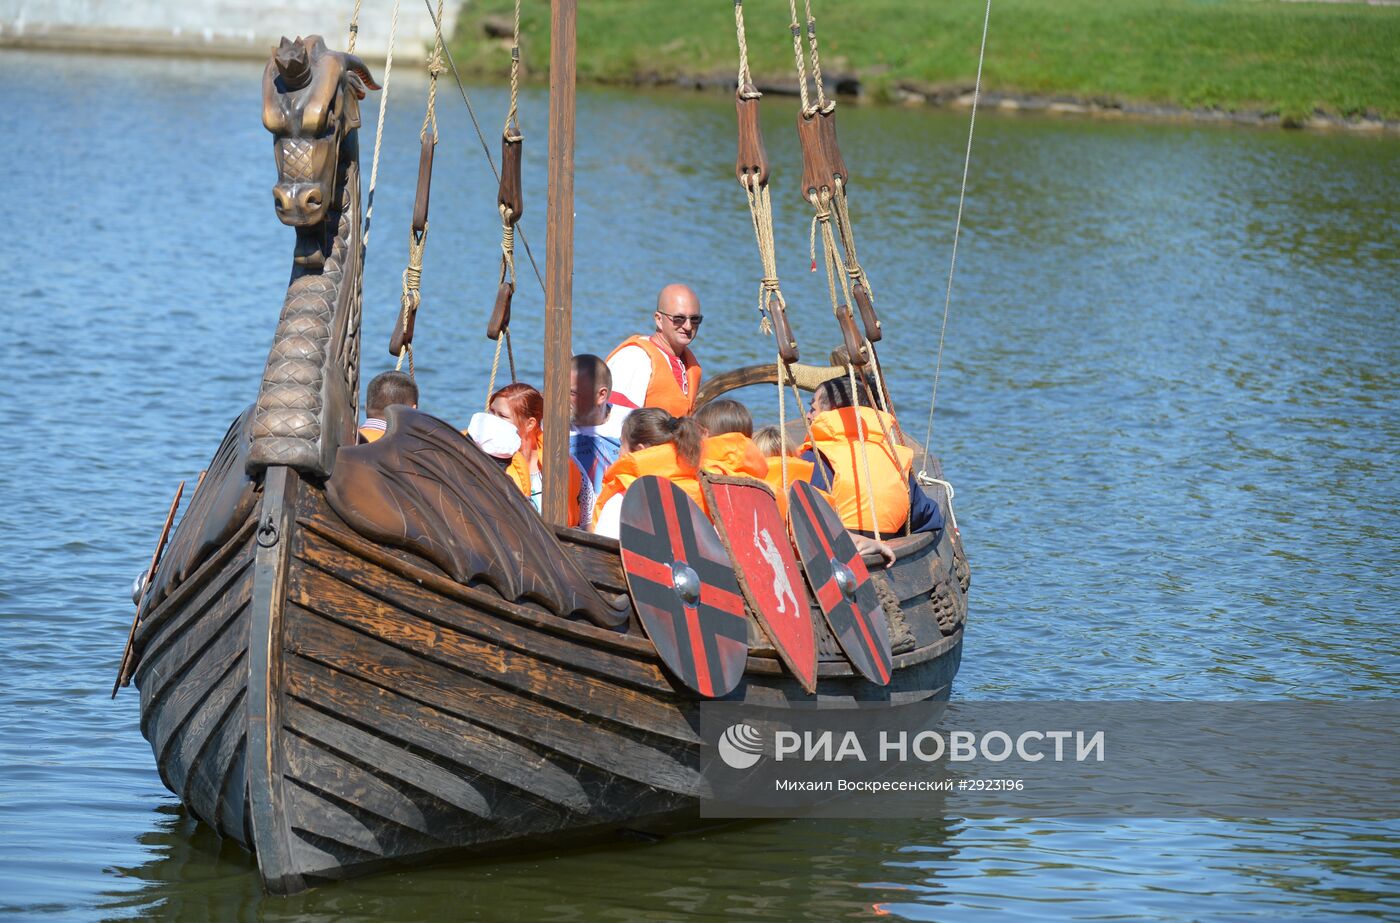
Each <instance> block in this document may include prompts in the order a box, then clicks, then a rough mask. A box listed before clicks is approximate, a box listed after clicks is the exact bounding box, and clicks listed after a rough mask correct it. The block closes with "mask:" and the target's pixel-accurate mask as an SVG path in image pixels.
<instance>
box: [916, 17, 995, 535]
mask: <svg viewBox="0 0 1400 923" xmlns="http://www.w3.org/2000/svg"><path fill="white" fill-rule="evenodd" d="M991 21H992V0H987V11H986V13H985V14H983V17H982V47H981V49H980V50H979V51H978V52H977V80H976V82H975V83H974V84H973V86H972V115H971V117H970V118H969V119H968V123H967V153H966V154H964V155H963V172H962V186H961V187H960V188H959V189H958V217H957V220H956V221H954V223H953V256H952V259H951V260H950V261H949V264H948V287H947V289H946V290H945V291H944V293H943V324H942V326H940V327H939V328H938V358H937V360H936V361H935V363H934V366H933V394H932V395H931V396H930V397H929V403H928V430H927V431H926V432H925V434H924V464H923V466H922V467H921V468H920V469H919V481H920V483H925V484H929V483H934V479H933V478H931V477H929V473H928V452H929V451H930V446H931V444H932V441H933V410H934V408H935V407H936V406H937V405H938V378H939V375H940V374H941V373H942V371H943V338H944V335H945V334H946V333H947V332H948V310H949V307H950V306H951V305H952V303H953V273H954V272H955V271H956V270H957V267H958V237H959V235H960V234H961V233H962V217H963V202H964V201H965V199H966V197H967V173H968V169H969V168H970V167H971V165H972V134H973V131H974V130H975V129H976V127H977V102H978V100H979V99H980V98H981V95H982V62H983V61H985V60H986V57H987V26H988V25H989V24H990V23H991ZM952 510H953V492H952V490H951V488H950V489H949V491H948V512H949V514H950V516H951V514H952Z"/></svg>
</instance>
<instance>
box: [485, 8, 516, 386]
mask: <svg viewBox="0 0 1400 923" xmlns="http://www.w3.org/2000/svg"><path fill="white" fill-rule="evenodd" d="M524 140H525V134H524V132H522V131H521V129H520V0H515V19H514V30H513V32H512V40H511V48H510V106H509V108H507V110H506V119H505V124H504V125H502V126H501V173H500V180H499V186H498V187H497V192H496V209H497V211H499V212H500V214H501V275H500V279H499V280H498V284H497V287H496V304H495V306H494V307H493V308H492V310H491V319H490V320H489V321H488V322H487V324H486V336H487V338H488V339H492V340H495V341H496V355H495V357H494V358H493V359H492V360H491V377H490V379H489V380H488V381H487V383H486V404H487V406H486V409H487V410H490V409H491V406H490V403H491V395H492V394H494V393H495V392H496V372H497V371H498V370H499V369H500V366H501V344H502V343H504V344H505V348H506V356H507V357H508V358H509V360H510V380H511V381H512V382H513V381H515V380H516V378H515V350H514V349H512V348H511V343H510V303H511V299H512V298H514V296H515V234H516V228H515V225H516V223H517V222H518V221H519V220H520V216H521V215H522V214H524V212H525V197H524V193H523V192H522V191H521V186H520V171H521V157H522V148H521V144H522V142H523V141H524Z"/></svg>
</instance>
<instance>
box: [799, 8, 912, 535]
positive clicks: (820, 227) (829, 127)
mask: <svg viewBox="0 0 1400 923" xmlns="http://www.w3.org/2000/svg"><path fill="white" fill-rule="evenodd" d="M803 9H804V12H805V13H806V16H807V20H806V29H805V31H806V34H807V49H806V50H804V49H803V45H802V33H803V31H804V29H803V27H802V25H801V24H799V22H798V18H797V2H796V0H788V12H789V14H790V16H791V23H790V25H789V29H790V31H791V33H792V48H793V56H794V58H795V59H796V64H797V86H798V95H799V97H800V98H801V109H800V111H799V112H798V117H797V135H798V141H799V142H800V145H801V148H802V194H803V197H804V198H805V199H807V201H808V202H809V203H810V204H811V206H812V210H813V216H812V227H811V233H810V235H809V245H810V248H811V256H812V268H813V269H814V270H815V269H816V262H817V258H816V246H817V238H818V236H820V237H821V243H822V265H823V268H824V269H825V270H826V283H827V295H828V298H829V300H830V301H831V310H832V314H834V315H835V317H836V323H837V325H838V326H839V327H840V328H841V336H842V339H843V340H844V342H845V349H846V355H845V363H844V364H845V366H846V373H847V375H848V377H849V378H850V380H851V394H852V397H853V398H855V396H856V395H857V394H858V393H859V392H858V391H857V390H856V369H857V368H863V367H864V366H865V365H866V364H870V365H872V371H873V372H874V378H875V381H876V392H877V394H878V395H879V401H880V404H879V409H880V410H882V411H884V412H885V413H890V414H891V415H892V410H891V407H890V404H889V395H888V392H887V390H886V388H885V386H884V382H883V377H884V376H883V374H882V373H881V371H880V366H879V361H878V359H877V358H876V356H875V345H874V344H875V341H878V340H879V339H880V338H881V335H882V334H881V331H880V322H879V319H878V318H877V317H876V316H875V309H874V305H873V304H871V303H870V297H869V291H870V289H869V281H868V280H867V279H866V277H865V271H864V270H863V269H861V267H860V263H859V262H858V261H857V260H856V254H855V232H854V230H853V229H852V227H851V223H850V212H849V210H848V209H847V206H846V196H845V186H846V181H847V180H848V179H849V175H850V174H849V173H848V172H847V170H846V164H845V160H844V158H843V157H842V156H841V149H840V147H839V145H838V144H837V141H836V101H835V100H829V99H827V97H826V90H825V87H824V86H823V81H822V77H821V57H820V54H819V50H818V45H817V21H816V18H815V17H814V16H813V15H812V4H811V0H803ZM809 54H810V56H811V60H812V79H813V80H814V82H815V89H816V96H817V100H816V102H815V103H814V102H812V100H811V96H810V95H809V93H808V88H807V81H808V76H807V67H806V59H807V56H808V55H809ZM838 235H839V236H840V240H841V244H840V246H839V247H838V244H837V236H838ZM843 252H844V259H843V257H842V253H843ZM853 303H854V304H856V305H857V306H858V307H859V308H860V311H861V318H862V320H863V321H864V323H865V335H864V336H862V335H861V334H860V333H859V332H858V331H857V330H856V325H855V315H854V313H853V312H852V310H851V305H852V304H853ZM862 377H864V375H863V373H862ZM859 403H860V402H859V401H858V400H857V401H856V404H857V406H859ZM855 417H856V433H857V436H858V439H859V443H860V459H861V466H862V469H863V471H864V473H865V478H866V483H867V484H869V483H870V450H869V445H868V441H867V438H866V430H865V419H864V414H861V413H859V412H857V413H856V414H855ZM876 419H877V420H878V421H879V424H880V430H881V432H882V433H883V435H884V438H885V444H886V446H892V445H893V444H894V440H893V439H892V437H891V434H890V432H889V429H888V427H887V426H886V424H885V418H884V416H882V415H878V414H877V416H876ZM887 451H888V449H887ZM866 499H867V501H868V503H869V506H870V519H871V525H872V526H876V528H875V529H874V530H873V531H874V533H875V537H876V539H877V540H878V539H879V537H880V533H879V529H878V526H877V523H878V521H879V516H878V511H877V509H876V504H875V496H874V493H873V492H871V491H867V493H866Z"/></svg>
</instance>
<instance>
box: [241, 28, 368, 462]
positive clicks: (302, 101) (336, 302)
mask: <svg viewBox="0 0 1400 923" xmlns="http://www.w3.org/2000/svg"><path fill="white" fill-rule="evenodd" d="M377 89H379V86H378V85H377V84H376V83H375V82H374V78H372V77H371V76H370V74H369V71H368V70H367V69H366V68H365V65H364V63H363V62H362V61H360V59H359V58H357V57H355V56H354V55H352V54H343V53H341V52H336V51H329V50H327V48H326V43H325V42H324V41H322V40H321V37H320V36H319V35H312V36H308V37H307V38H304V39H302V38H298V39H297V40H296V41H294V42H291V41H288V40H287V39H285V38H284V39H282V43H281V45H280V46H278V48H277V50H276V51H275V52H274V53H273V56H272V60H271V61H270V62H268V65H267V70H265V71H264V72H263V113H262V117H263V125H265V126H266V127H267V130H268V131H270V132H272V137H273V150H274V152H275V153H276V158H277V174H278V175H277V185H276V186H275V187H273V197H274V198H275V200H276V202H277V217H278V218H280V219H281V220H282V223H283V224H287V225H291V226H292V227H293V228H295V230H296V235H297V240H296V248H295V250H293V252H292V277H291V281H290V282H289V283H288V285H287V294H286V297H285V298H284V299H283V301H282V317H281V319H280V320H279V321H278V323H277V333H276V334H275V335H274V337H273V342H272V349H271V350H270V351H269V353H268V357H267V365H266V366H265V367H264V369H263V380H262V385H261V387H260V388H259V390H258V399H257V403H256V404H255V405H254V411H253V421H252V427H251V436H252V442H251V445H250V448H249V452H248V458H247V462H246V466H245V468H246V470H247V472H248V474H249V475H251V476H253V477H254V478H257V477H261V476H262V474H263V473H264V472H265V471H266V470H267V469H268V468H270V467H272V466H274V465H286V466H290V467H293V468H296V469H297V470H298V471H300V472H301V473H302V474H303V475H305V476H308V477H312V478H322V479H324V478H326V477H329V476H330V470H331V465H332V463H333V462H334V459H335V453H336V450H337V448H338V447H339V446H340V445H341V443H343V442H345V441H347V440H353V439H354V434H355V419H356V413H355V405H356V403H357V398H358V395H359V380H360V378H359V376H360V358H359V355H360V305H361V299H362V293H363V289H362V286H361V278H360V270H361V267H362V264H363V258H364V253H363V247H362V245H361V241H362V238H361V233H360V166H359V156H360V155H359V141H358V137H359V125H360V104H359V100H360V99H362V98H363V97H364V95H365V92H366V90H377Z"/></svg>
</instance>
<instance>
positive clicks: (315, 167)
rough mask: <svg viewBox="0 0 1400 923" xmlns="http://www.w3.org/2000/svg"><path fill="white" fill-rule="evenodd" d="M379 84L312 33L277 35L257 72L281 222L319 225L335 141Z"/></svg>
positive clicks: (332, 174)
mask: <svg viewBox="0 0 1400 923" xmlns="http://www.w3.org/2000/svg"><path fill="white" fill-rule="evenodd" d="M367 89H368V90H377V89H379V85H378V84H376V83H375V82H374V78H373V77H372V76H370V72H369V68H367V67H366V66H365V64H364V62H363V61H361V60H360V59H359V58H357V57H356V56H355V55H353V54H346V53H344V52H338V51H330V50H328V49H327V48H326V43H325V41H324V40H323V39H322V38H321V36H319V35H310V36H307V37H306V38H300V37H298V38H297V39H296V40H295V41H288V40H287V39H286V38H283V39H282V41H281V43H280V44H279V45H278V46H277V48H276V50H275V51H274V52H273V54H272V60H270V61H269V62H268V63H267V69H266V70H265V71H264V72H263V125H264V126H265V127H266V128H267V130H268V131H270V132H272V137H273V153H274V156H275V157H276V160H277V185H276V186H273V187H272V197H273V199H274V201H275V202H276V206H277V217H278V218H280V219H281V220H282V223H283V224H287V225H291V226H292V227H298V228H305V227H310V226H314V225H318V224H321V223H322V222H324V221H325V220H326V215H327V214H328V212H329V211H330V210H331V208H332V205H334V204H336V203H333V202H332V201H331V199H332V195H333V193H334V191H335V189H336V171H337V170H338V169H339V166H340V151H341V143H342V141H343V140H344V139H345V135H346V133H347V132H349V131H352V130H353V129H356V128H358V127H359V126H360V104H359V101H360V100H361V99H364V97H365V92H366V90H367Z"/></svg>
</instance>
